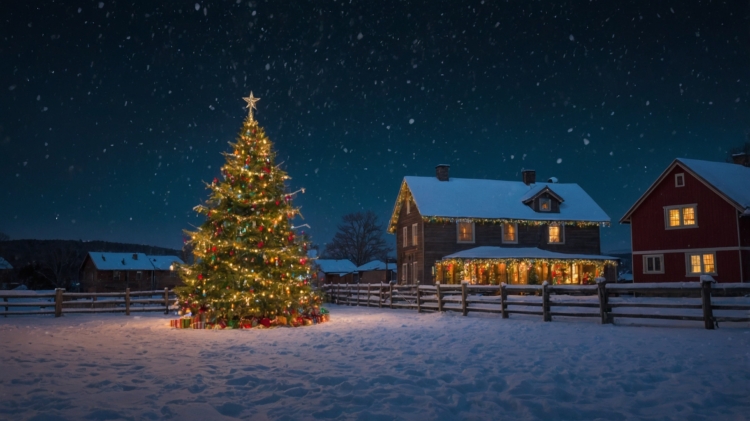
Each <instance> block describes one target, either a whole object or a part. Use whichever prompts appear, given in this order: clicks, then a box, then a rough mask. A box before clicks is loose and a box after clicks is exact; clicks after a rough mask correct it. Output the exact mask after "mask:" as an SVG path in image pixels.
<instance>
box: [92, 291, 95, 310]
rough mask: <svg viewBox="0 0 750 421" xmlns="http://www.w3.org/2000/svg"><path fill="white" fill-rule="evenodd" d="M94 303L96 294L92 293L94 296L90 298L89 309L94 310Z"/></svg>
mask: <svg viewBox="0 0 750 421" xmlns="http://www.w3.org/2000/svg"><path fill="white" fill-rule="evenodd" d="M95 302H96V293H94V296H93V297H91V308H94V307H95V306H94V303H95Z"/></svg>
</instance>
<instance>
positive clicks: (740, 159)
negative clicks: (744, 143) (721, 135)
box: [732, 152, 750, 167]
mask: <svg viewBox="0 0 750 421" xmlns="http://www.w3.org/2000/svg"><path fill="white" fill-rule="evenodd" d="M732 162H734V163H735V164H737V165H742V166H745V167H750V155H748V154H747V153H745V152H740V153H733V154H732Z"/></svg>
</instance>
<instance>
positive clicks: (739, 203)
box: [620, 158, 750, 223]
mask: <svg viewBox="0 0 750 421" xmlns="http://www.w3.org/2000/svg"><path fill="white" fill-rule="evenodd" d="M677 165H679V166H680V167H682V168H684V169H685V171H687V172H689V173H691V174H692V175H693V176H695V177H696V178H697V179H699V180H701V181H702V182H703V183H705V184H706V185H707V186H708V187H709V188H710V189H712V190H714V191H716V193H717V194H719V195H720V196H722V197H724V199H725V200H727V201H728V202H729V203H731V204H732V205H733V206H734V207H736V208H737V210H738V211H740V212H742V215H750V188H748V184H750V168H748V167H745V166H742V165H739V164H734V163H728V162H715V161H702V160H699V159H687V158H677V159H675V160H674V161H672V164H670V165H669V166H668V167H667V169H665V170H664V172H662V173H661V175H660V176H659V177H658V178H657V179H656V181H654V183H653V184H651V186H650V187H649V188H648V190H646V192H645V193H643V195H641V197H640V198H639V199H638V200H637V201H636V202H635V203H634V204H633V206H631V207H630V209H628V211H627V212H625V215H623V217H622V218H620V223H630V217H631V215H632V214H633V212H634V211H635V210H636V208H638V206H639V205H640V204H641V203H643V201H644V200H645V199H646V197H648V196H649V195H650V194H651V192H652V191H653V190H654V189H655V188H656V186H658V185H659V184H661V182H662V180H664V178H665V177H666V176H667V175H668V174H669V173H670V172H671V171H672V169H673V168H674V167H675V166H677Z"/></svg>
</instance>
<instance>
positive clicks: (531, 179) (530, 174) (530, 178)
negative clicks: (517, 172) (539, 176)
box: [521, 170, 536, 186]
mask: <svg viewBox="0 0 750 421" xmlns="http://www.w3.org/2000/svg"><path fill="white" fill-rule="evenodd" d="M521 176H522V177H523V184H526V185H527V186H528V185H530V184H534V183H536V171H534V170H521Z"/></svg>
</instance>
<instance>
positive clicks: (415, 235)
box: [411, 222, 419, 246]
mask: <svg viewBox="0 0 750 421" xmlns="http://www.w3.org/2000/svg"><path fill="white" fill-rule="evenodd" d="M418 225H419V224H418V223H417V222H415V223H413V224H411V245H413V246H416V245H418V244H419V231H418V230H417V226H418Z"/></svg>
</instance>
